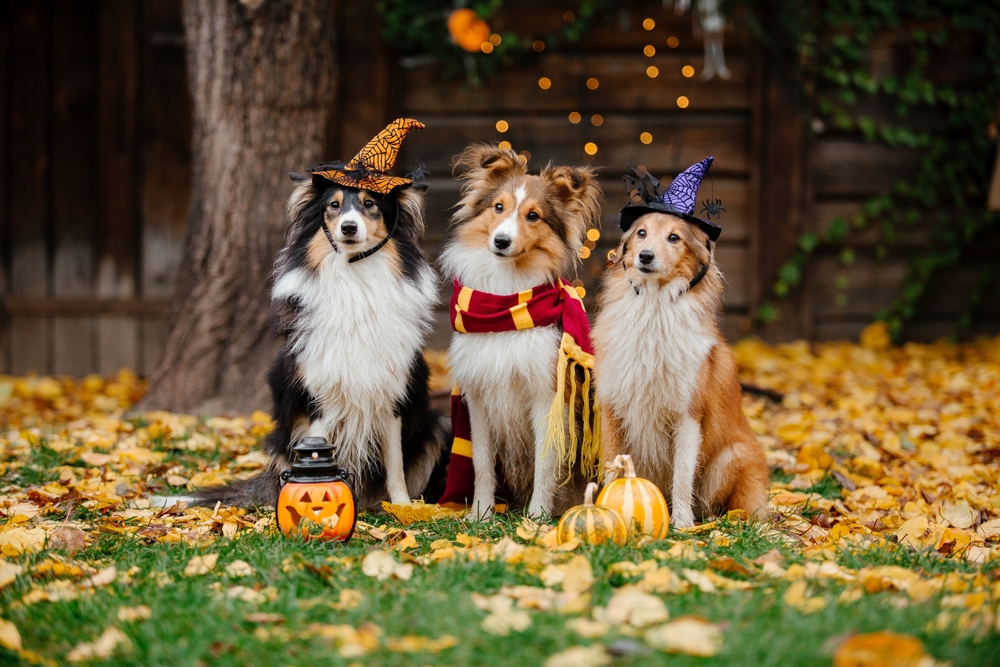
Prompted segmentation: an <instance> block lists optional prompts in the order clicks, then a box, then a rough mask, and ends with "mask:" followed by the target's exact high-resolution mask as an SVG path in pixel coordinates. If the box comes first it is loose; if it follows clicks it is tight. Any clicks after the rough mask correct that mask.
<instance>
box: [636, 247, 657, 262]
mask: <svg viewBox="0 0 1000 667" xmlns="http://www.w3.org/2000/svg"><path fill="white" fill-rule="evenodd" d="M654 259H656V255H654V254H653V251H652V250H643V251H642V252H640V253H639V263H640V264H652V263H653V260H654Z"/></svg>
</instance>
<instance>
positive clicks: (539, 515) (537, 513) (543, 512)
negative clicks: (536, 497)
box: [528, 503, 552, 519]
mask: <svg viewBox="0 0 1000 667" xmlns="http://www.w3.org/2000/svg"><path fill="white" fill-rule="evenodd" d="M528 516H529V517H531V518H532V519H548V518H550V517H551V516H552V512H550V511H549V510H548V508H546V507H544V506H543V505H542V504H541V503H538V504H537V505H536V504H535V503H531V504H529V505H528Z"/></svg>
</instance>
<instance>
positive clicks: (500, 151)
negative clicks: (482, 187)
mask: <svg viewBox="0 0 1000 667" xmlns="http://www.w3.org/2000/svg"><path fill="white" fill-rule="evenodd" d="M451 166H452V170H451V173H452V175H453V176H454V177H455V178H461V179H467V180H474V179H481V180H485V181H490V182H496V181H499V180H500V179H502V178H507V177H509V176H522V175H524V174H527V173H528V158H527V157H526V156H525V155H518V154H517V153H515V152H514V151H512V150H511V149H509V148H500V147H498V146H492V145H490V144H472V145H471V146H469V147H468V148H466V149H465V150H464V151H462V152H461V153H459V154H458V155H456V156H455V158H454V159H453V160H452V163H451Z"/></svg>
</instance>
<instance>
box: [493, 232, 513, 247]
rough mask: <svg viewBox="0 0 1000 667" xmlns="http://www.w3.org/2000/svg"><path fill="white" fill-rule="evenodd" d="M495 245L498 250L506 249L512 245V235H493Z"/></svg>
mask: <svg viewBox="0 0 1000 667" xmlns="http://www.w3.org/2000/svg"><path fill="white" fill-rule="evenodd" d="M493 245H495V246H496V247H497V250H506V249H507V248H509V247H510V237H509V236H504V235H503V234H497V235H496V236H494V237H493Z"/></svg>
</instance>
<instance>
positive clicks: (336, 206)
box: [330, 201, 340, 208]
mask: <svg viewBox="0 0 1000 667" xmlns="http://www.w3.org/2000/svg"><path fill="white" fill-rule="evenodd" d="M330 208H340V202H337V201H332V202H330Z"/></svg>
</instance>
